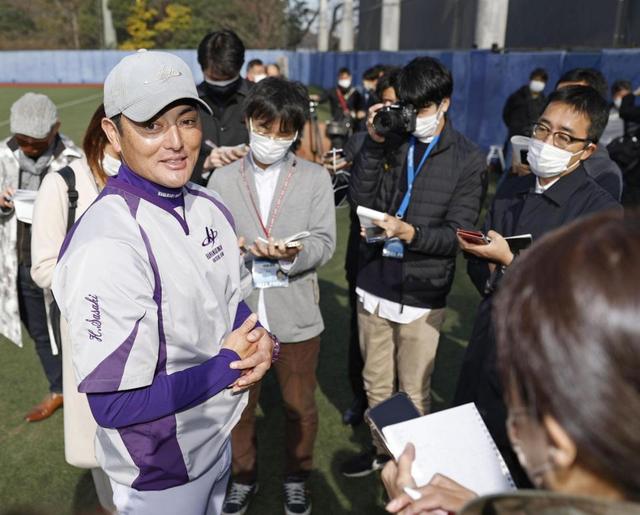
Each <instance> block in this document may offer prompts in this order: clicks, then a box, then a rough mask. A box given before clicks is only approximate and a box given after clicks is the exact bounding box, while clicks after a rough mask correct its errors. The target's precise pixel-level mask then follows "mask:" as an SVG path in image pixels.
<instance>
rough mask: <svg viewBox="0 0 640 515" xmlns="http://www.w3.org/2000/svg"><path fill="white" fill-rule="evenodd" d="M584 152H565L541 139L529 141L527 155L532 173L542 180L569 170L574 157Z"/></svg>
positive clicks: (574, 164)
mask: <svg viewBox="0 0 640 515" xmlns="http://www.w3.org/2000/svg"><path fill="white" fill-rule="evenodd" d="M582 152H584V150H579V151H578V152H576V153H575V154H572V153H571V152H569V151H568V150H563V149H561V148H558V147H556V146H554V145H550V144H549V143H545V142H544V141H541V140H539V139H535V138H531V140H530V141H529V150H528V153H527V161H529V166H530V167H531V171H532V172H533V173H534V174H535V175H537V176H538V177H540V178H542V179H548V178H549V177H555V176H557V175H560V174H561V173H563V172H566V171H567V170H568V168H569V161H570V160H571V158H572V157H573V156H576V155H578V154H581V153H582ZM579 162H580V161H577V162H576V163H573V165H571V167H572V168H573V167H574V166H576V165H577V164H578V163H579Z"/></svg>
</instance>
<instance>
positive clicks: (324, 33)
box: [318, 0, 329, 52]
mask: <svg viewBox="0 0 640 515" xmlns="http://www.w3.org/2000/svg"><path fill="white" fill-rule="evenodd" d="M328 11H329V8H328V5H327V0H320V5H319V14H318V51H319V52H327V51H328V50H329V26H328V24H327V14H328Z"/></svg>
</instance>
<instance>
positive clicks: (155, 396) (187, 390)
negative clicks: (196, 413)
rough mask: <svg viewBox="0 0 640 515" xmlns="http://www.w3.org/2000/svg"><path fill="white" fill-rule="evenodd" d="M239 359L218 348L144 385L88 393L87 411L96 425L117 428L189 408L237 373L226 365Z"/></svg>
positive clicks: (221, 387)
mask: <svg viewBox="0 0 640 515" xmlns="http://www.w3.org/2000/svg"><path fill="white" fill-rule="evenodd" d="M243 320H244V319H243ZM239 359H240V357H239V356H238V354H236V353H235V352H234V351H232V350H230V349H222V350H221V351H220V353H219V354H217V355H216V356H213V357H212V358H209V359H208V360H207V361H205V362H204V363H201V364H200V365H196V366H194V367H191V368H187V369H186V370H181V371H180V372H175V373H173V374H169V375H166V374H165V375H158V376H156V377H155V378H154V380H153V382H152V383H151V384H150V385H149V386H146V387H144V388H137V389H135V390H127V391H122V392H108V393H88V394H87V398H88V400H89V406H90V407H91V412H92V413H93V416H94V418H95V419H96V422H97V423H98V424H99V425H100V426H102V427H106V428H120V427H125V426H130V425H133V424H142V423H145V422H150V421H152V420H157V419H159V418H162V417H165V416H167V415H171V414H173V413H176V412H178V411H182V410H185V409H188V408H191V407H193V406H196V405H198V404H200V403H202V402H204V401H206V400H207V399H210V398H211V397H213V396H214V395H216V394H217V393H219V392H221V391H222V390H223V389H225V388H227V387H228V386H230V385H232V384H233V383H234V382H235V381H236V380H237V379H238V378H239V377H240V370H233V369H231V368H229V364H230V363H231V362H232V361H236V360H239Z"/></svg>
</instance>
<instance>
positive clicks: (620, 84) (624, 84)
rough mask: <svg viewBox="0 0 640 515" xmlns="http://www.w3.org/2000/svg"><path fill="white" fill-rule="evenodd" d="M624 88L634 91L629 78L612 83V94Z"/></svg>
mask: <svg viewBox="0 0 640 515" xmlns="http://www.w3.org/2000/svg"><path fill="white" fill-rule="evenodd" d="M623 90H627V91H632V90H633V86H632V85H631V81H629V80H617V81H615V82H614V83H613V84H612V85H611V94H612V95H615V94H616V93H620V92H621V91H623Z"/></svg>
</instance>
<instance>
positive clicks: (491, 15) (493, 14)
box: [475, 0, 509, 48]
mask: <svg viewBox="0 0 640 515" xmlns="http://www.w3.org/2000/svg"><path fill="white" fill-rule="evenodd" d="M508 15H509V0H478V15H477V17H476V33H475V35H476V37H475V43H476V45H478V48H491V46H492V45H494V44H495V45H497V46H498V48H504V43H505V40H506V36H507V17H508Z"/></svg>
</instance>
